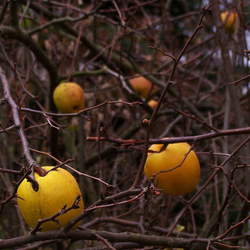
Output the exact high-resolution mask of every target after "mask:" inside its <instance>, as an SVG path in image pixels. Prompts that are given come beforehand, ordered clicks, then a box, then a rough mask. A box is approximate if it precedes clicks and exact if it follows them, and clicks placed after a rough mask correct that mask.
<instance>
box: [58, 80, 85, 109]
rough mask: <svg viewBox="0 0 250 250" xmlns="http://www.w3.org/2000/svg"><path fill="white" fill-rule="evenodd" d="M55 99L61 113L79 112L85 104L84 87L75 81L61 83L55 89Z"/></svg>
mask: <svg viewBox="0 0 250 250" xmlns="http://www.w3.org/2000/svg"><path fill="white" fill-rule="evenodd" d="M53 100H54V103H55V106H56V108H57V110H58V111H59V112H61V113H74V112H78V111H79V110H81V109H83V108H84V106H85V103H84V102H85V98H84V91H83V88H82V87H81V86H80V85H79V84H77V83H75V82H62V83H60V84H59V85H58V86H57V87H56V88H55V90H54V93H53Z"/></svg>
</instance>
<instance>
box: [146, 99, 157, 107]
mask: <svg viewBox="0 0 250 250" xmlns="http://www.w3.org/2000/svg"><path fill="white" fill-rule="evenodd" d="M147 103H148V106H149V107H150V108H152V109H155V108H156V107H157V105H158V103H159V102H158V101H156V100H154V99H151V100H149V101H148V102H147Z"/></svg>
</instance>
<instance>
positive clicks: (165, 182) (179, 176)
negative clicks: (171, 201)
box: [144, 142, 200, 195]
mask: <svg viewBox="0 0 250 250" xmlns="http://www.w3.org/2000/svg"><path fill="white" fill-rule="evenodd" d="M162 147H163V151H161V149H162ZM190 148H191V147H190V145H189V144H188V143H184V142H181V143H173V144H168V146H167V147H166V149H164V145H162V144H154V145H152V146H151V147H150V148H149V150H150V151H154V152H152V153H150V152H149V153H148V156H147V160H146V163H145V166H144V174H145V175H146V177H147V178H148V179H150V180H153V181H154V185H155V186H156V187H157V188H159V189H160V190H161V191H162V192H164V193H167V194H170V195H184V194H186V193H189V192H192V191H193V190H194V189H195V188H196V186H197V184H198V183H199V181H200V163H199V160H198V158H197V156H196V154H195V152H194V151H190ZM160 151H161V152H160ZM157 152H160V153H157Z"/></svg>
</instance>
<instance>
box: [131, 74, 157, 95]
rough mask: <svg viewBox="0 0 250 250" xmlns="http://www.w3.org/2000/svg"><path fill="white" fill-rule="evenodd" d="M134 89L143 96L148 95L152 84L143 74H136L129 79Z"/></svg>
mask: <svg viewBox="0 0 250 250" xmlns="http://www.w3.org/2000/svg"><path fill="white" fill-rule="evenodd" d="M129 83H130V85H131V87H132V88H133V89H134V91H135V92H136V93H137V94H138V95H139V96H140V97H143V98H147V97H149V95H150V94H151V92H152V90H153V84H152V83H151V82H150V81H149V80H148V79H146V78H145V77H143V76H138V77H135V78H132V79H130V80H129Z"/></svg>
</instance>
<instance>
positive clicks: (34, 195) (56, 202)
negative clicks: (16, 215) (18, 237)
mask: <svg viewBox="0 0 250 250" xmlns="http://www.w3.org/2000/svg"><path fill="white" fill-rule="evenodd" d="M52 168H53V167H52V166H44V167H43V169H45V170H46V171H49V170H51V169H52ZM35 179H36V181H37V182H38V184H39V190H38V191H37V192H36V191H34V190H33V188H32V186H31V183H30V182H28V181H27V179H24V180H23V181H22V183H21V184H20V185H19V187H18V190H17V204H18V207H19V209H20V211H21V214H22V216H23V218H24V220H25V222H26V223H27V225H28V226H29V227H31V228H34V227H35V226H36V225H37V222H38V220H39V219H45V218H48V217H51V216H53V215H55V214H56V213H58V212H59V211H61V209H62V208H63V207H64V206H65V205H66V206H67V207H66V208H69V207H71V206H72V205H73V203H74V201H75V200H76V198H77V197H78V196H80V202H79V204H78V205H79V208H76V209H71V210H69V211H68V212H66V213H65V214H62V215H60V216H59V217H57V218H56V220H57V222H55V221H48V222H45V223H43V224H42V226H41V231H48V230H56V229H59V228H60V227H62V226H64V225H66V224H67V223H68V222H69V221H70V220H72V219H73V218H75V217H76V216H78V215H79V214H81V213H82V212H83V210H84V203H83V198H82V194H81V191H80V189H79V186H78V184H77V182H76V180H75V178H74V177H73V175H71V174H70V173H69V172H68V171H67V170H65V169H62V168H57V169H56V170H52V171H50V172H48V173H47V174H46V175H45V176H39V175H38V174H37V173H36V174H35Z"/></svg>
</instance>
